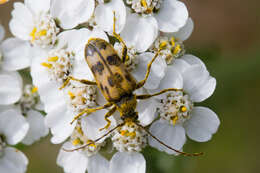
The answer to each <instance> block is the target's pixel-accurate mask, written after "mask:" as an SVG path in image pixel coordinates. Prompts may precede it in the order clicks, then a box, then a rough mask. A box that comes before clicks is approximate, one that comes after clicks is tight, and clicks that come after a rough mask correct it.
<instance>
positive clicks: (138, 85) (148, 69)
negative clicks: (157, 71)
mask: <svg viewBox="0 0 260 173" xmlns="http://www.w3.org/2000/svg"><path fill="white" fill-rule="evenodd" d="M159 53H160V49H159V51H158V52H157V53H156V54H155V55H154V57H153V59H152V60H151V61H150V62H149V64H148V65H147V70H146V74H145V77H144V79H143V80H141V81H140V82H138V83H137V86H136V89H139V88H141V87H143V86H144V84H145V82H146V81H147V79H148V77H149V74H150V72H151V67H152V64H153V62H154V61H155V59H156V58H157V57H158V55H159Z"/></svg>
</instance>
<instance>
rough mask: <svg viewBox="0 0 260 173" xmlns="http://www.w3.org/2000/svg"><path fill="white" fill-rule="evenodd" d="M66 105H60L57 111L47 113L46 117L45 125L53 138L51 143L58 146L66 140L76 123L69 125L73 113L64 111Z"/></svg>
mask: <svg viewBox="0 0 260 173" xmlns="http://www.w3.org/2000/svg"><path fill="white" fill-rule="evenodd" d="M66 106H67V105H61V106H60V107H57V109H55V110H53V111H51V112H49V113H48V114H47V116H46V119H45V120H46V121H45V123H46V125H47V126H48V127H49V128H50V129H51V133H52V135H53V137H52V138H51V142H52V143H54V144H59V143H61V142H63V141H64V140H66V139H67V138H68V137H69V136H70V135H71V134H72V132H73V130H74V128H75V126H76V123H77V121H75V122H74V123H73V124H70V123H71V122H72V120H73V118H74V116H76V115H75V113H73V112H71V111H69V110H66Z"/></svg>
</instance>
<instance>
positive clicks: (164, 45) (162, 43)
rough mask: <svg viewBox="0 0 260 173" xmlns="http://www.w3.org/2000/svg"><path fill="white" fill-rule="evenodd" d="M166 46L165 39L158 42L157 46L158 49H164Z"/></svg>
mask: <svg viewBox="0 0 260 173" xmlns="http://www.w3.org/2000/svg"><path fill="white" fill-rule="evenodd" d="M166 46H167V41H162V42H161V43H160V46H159V48H160V49H165V48H166Z"/></svg>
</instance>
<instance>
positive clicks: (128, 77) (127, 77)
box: [125, 73, 132, 82]
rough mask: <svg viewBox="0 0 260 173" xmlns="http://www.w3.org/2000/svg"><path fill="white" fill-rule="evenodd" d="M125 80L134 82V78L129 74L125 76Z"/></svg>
mask: <svg viewBox="0 0 260 173" xmlns="http://www.w3.org/2000/svg"><path fill="white" fill-rule="evenodd" d="M125 78H126V80H128V81H129V82H132V76H131V75H130V74H129V73H126V74H125Z"/></svg>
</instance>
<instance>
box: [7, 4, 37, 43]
mask: <svg viewBox="0 0 260 173" xmlns="http://www.w3.org/2000/svg"><path fill="white" fill-rule="evenodd" d="M9 27H10V30H11V32H12V34H13V35H14V36H16V37H18V38H20V39H22V40H30V33H31V32H32V30H33V27H34V26H33V16H32V13H31V12H30V10H29V9H28V8H27V7H26V6H25V5H24V4H23V3H20V2H16V3H14V10H13V11H12V19H11V21H10V23H9Z"/></svg>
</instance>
